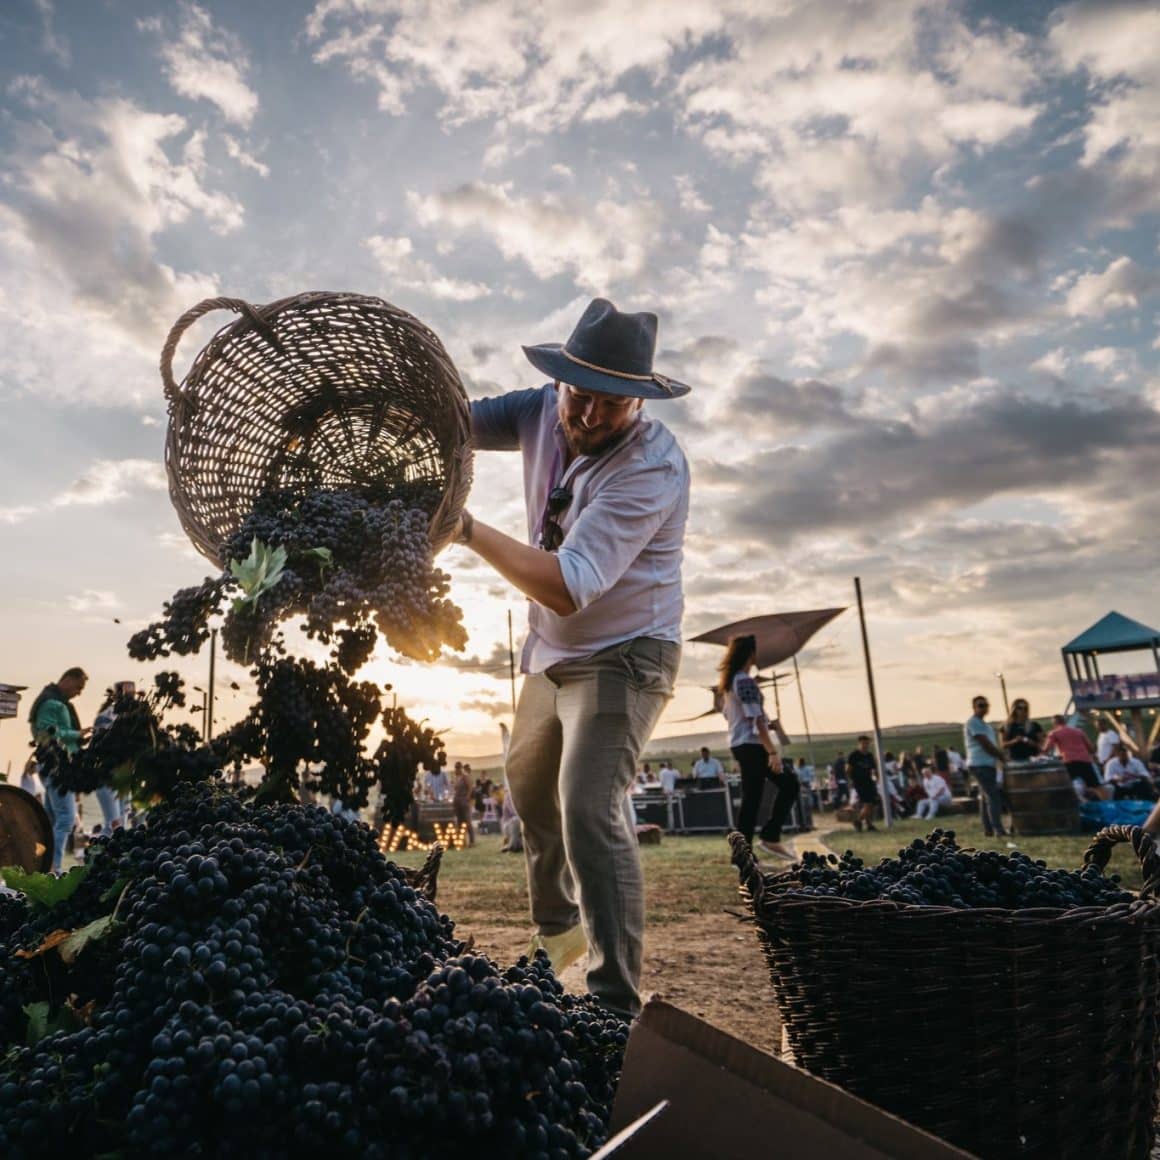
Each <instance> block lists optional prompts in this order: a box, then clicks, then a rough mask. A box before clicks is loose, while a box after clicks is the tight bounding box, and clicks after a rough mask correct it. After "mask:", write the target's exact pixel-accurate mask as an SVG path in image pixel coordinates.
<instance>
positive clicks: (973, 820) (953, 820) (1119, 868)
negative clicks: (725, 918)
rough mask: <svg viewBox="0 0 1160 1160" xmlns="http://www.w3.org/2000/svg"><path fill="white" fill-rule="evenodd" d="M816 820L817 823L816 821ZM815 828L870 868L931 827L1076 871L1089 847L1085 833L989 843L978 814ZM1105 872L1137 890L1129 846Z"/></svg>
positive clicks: (966, 840)
mask: <svg viewBox="0 0 1160 1160" xmlns="http://www.w3.org/2000/svg"><path fill="white" fill-rule="evenodd" d="M815 821H818V819H817V818H815ZM819 825H820V826H821V828H822V830H823V835H822V840H823V841H824V842H825V843H826V845H828V846H829V847H830V849H831V850H833V851H835V852H836V853H839V854H840V853H842V852H843V851H845V850H853V851H854V853H855V854H857V855H858V857H859V858H862V859H863V860H865V861H867V862H870V863H874V862H877V861H879V859H881V858H890V857H894V855H896V854H897V853H898V851H899V849H900V848H901V847H903V846H905V845H907V844H908V843H910V842H912V841H913V840H914V839H915V838H920V837H923V836H925V835H926V834H927V833H929V831H930V830H931V829H932V828H933V826H934V825H938V826H941V827H942V828H943V829H946V830H954V832H955V836H956V838H957V839H958V842H959V845H960V846H969V847H973V848H975V849H978V850H1001V851H1005V852H1008V853H1010V852H1013V851H1014V850H1019V851H1020V852H1021V853H1024V854H1026V855H1027V856H1028V857H1029V858H1036V859H1039V858H1042V859H1043V861H1044V862H1046V863H1047V864H1048V866H1053V867H1054V866H1059V867H1062V868H1064V869H1065V870H1077V869H1079V868H1080V867H1081V866H1082V865H1083V854H1084V851H1085V850H1086V849H1087V848H1088V844H1089V843H1090V842H1091V835H1090V834H1055V835H1050V836H1044V837H1024V836H1022V835H1020V834H1015V835H1013V836H1011V837H1007V838H988V837H985V836H984V834H983V827H982V825H981V824H980V822H979V819H978V816H977V815H973V816H967V815H963V814H958V815H954V816H952V817H948V818H940V819H938V820H936V821H935V822H934V823H933V825H932V823H930V822H918V821H914V820H912V819H908V820H906V821H901V822H896V823H895V825H894V827H893V828H892V829H890V830H884V829H882V828H881V825H880V826H879V830H878V832H877V833H874V834H868V833H865V832H863V833H861V834H859V833H858V832H857V831H856V830H855V829H854V827H853V826H849V825H840V826H837V827H835V828H833V829H830V830H829V832H825V829H826V823H825V822H819ZM1108 873H1111V874H1118V875H1119V876H1120V878H1121V879H1122V881H1123V883H1124V886H1125V887H1126V888H1127V889H1129V890H1139V889H1140V887H1141V885H1142V881H1141V877H1140V864H1139V862H1138V861H1137V860H1136V856H1135V854H1134V853H1133V852H1132V848H1131V846H1128V845H1123V846H1121V847H1119V848H1117V849H1116V850H1115V851H1114V852H1113V853H1112V860H1111V862H1110V864H1109V866H1108Z"/></svg>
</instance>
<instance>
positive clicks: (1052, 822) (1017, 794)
mask: <svg viewBox="0 0 1160 1160" xmlns="http://www.w3.org/2000/svg"><path fill="white" fill-rule="evenodd" d="M1003 789H1004V791H1005V792H1006V794H1007V800H1008V801H1009V802H1010V805H1011V828H1012V830H1013V831H1014V832H1015V833H1016V834H1072V833H1076V832H1077V831H1078V830H1079V802H1078V801H1077V800H1076V796H1075V790H1074V789H1073V788H1072V784H1071V777H1070V775H1069V774H1068V772H1067V767H1066V766H1065V765H1064V764H1063V762H1062V761H1012V762H1008V764H1007V765H1006V767H1005V768H1004V773H1003Z"/></svg>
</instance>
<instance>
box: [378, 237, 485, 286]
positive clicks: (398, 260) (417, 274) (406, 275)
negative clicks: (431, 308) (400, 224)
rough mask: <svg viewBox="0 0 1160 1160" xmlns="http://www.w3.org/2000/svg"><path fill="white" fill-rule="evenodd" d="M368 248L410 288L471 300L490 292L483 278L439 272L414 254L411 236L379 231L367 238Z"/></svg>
mask: <svg viewBox="0 0 1160 1160" xmlns="http://www.w3.org/2000/svg"><path fill="white" fill-rule="evenodd" d="M367 249H369V250H370V252H371V253H372V254H373V255H374V256H375V260H376V261H377V262H378V264H379V265H380V266H381V267H382V269H383V272H384V273H385V274H387V275H388V276H389V277H390V278H392V279H393V280H394V281H395V283H396V284H397V285H399V286H402V287H404V288H406V289H408V290H417V291H419V292H420V293H423V294H430V295H431V297H433V298H445V299H447V300H448V301H450V302H471V301H473V300H474V299H476V298H483V297H485V296H486V295H487V294H489V293H490V292H491V291H490V288H489V287H487V286H485V285H484V284H483V283H482V282H466V281H463V280H462V279H459V278H447V277H444V276H443V275H441V274H439V273H437V272H436V270H435V267H434V266H432V265H431V263H430V262H425V261H423V259H421V258H417V257H416V256H415V253H414V246H413V244H412V242H411V239H410V238H390V237H384V236H382V235H376V236H375V237H372V238H368V239H367Z"/></svg>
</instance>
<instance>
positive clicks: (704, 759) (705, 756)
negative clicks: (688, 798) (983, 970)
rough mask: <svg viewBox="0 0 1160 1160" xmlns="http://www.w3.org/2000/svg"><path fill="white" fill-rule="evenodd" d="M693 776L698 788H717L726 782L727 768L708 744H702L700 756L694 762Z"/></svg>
mask: <svg viewBox="0 0 1160 1160" xmlns="http://www.w3.org/2000/svg"><path fill="white" fill-rule="evenodd" d="M693 776H694V777H695V778H696V779H697V788H698V789H716V788H717V786H719V785H724V784H725V768H724V766H723V765H722V764H721V762H719V761H718V760H717V758H715V757H714V756H713V755H712V754H711V753H710V752H709V747H708V746H707V745H702V746H701V756H700V758H699V759H698V760H697V761H695V762H693Z"/></svg>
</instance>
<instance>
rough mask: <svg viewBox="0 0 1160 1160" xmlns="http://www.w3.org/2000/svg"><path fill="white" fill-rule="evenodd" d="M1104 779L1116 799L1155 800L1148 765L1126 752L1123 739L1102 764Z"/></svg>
mask: <svg viewBox="0 0 1160 1160" xmlns="http://www.w3.org/2000/svg"><path fill="white" fill-rule="evenodd" d="M1104 781H1105V783H1106V784H1108V785H1110V786H1111V787H1112V790H1113V792H1114V793H1115V797H1116V800H1117V801H1122V800H1124V799H1131V800H1134V801H1145V802H1154V801H1155V800H1156V790H1155V789H1154V788H1153V785H1152V777H1151V775H1150V774H1149V773H1148V767H1147V766H1146V765H1145V764H1144V763H1143V762H1142V761H1141V760H1140V759H1139V758H1138V757H1133V756H1132V755H1131V754H1130V753H1129V752H1128V747H1127V745H1126V744H1125V743H1124V742H1123V741H1121V742H1119V743H1118V744H1117V745H1116V747H1115V749H1113V750H1112V756H1111V757H1109V758H1108V762H1107V764H1106V765H1105V766H1104Z"/></svg>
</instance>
